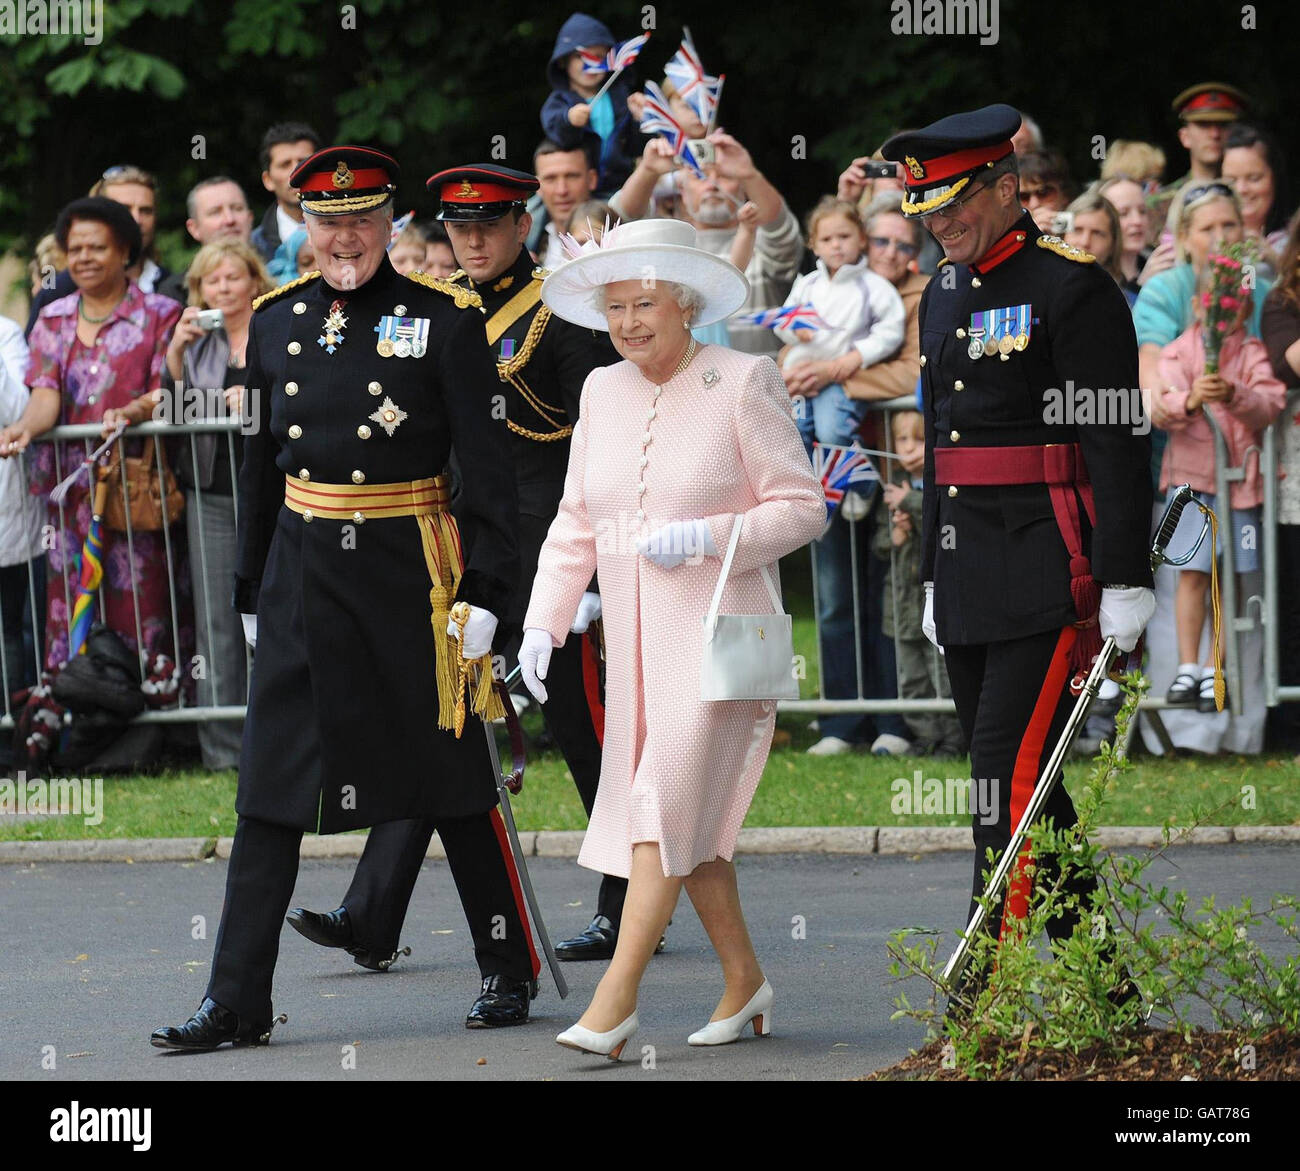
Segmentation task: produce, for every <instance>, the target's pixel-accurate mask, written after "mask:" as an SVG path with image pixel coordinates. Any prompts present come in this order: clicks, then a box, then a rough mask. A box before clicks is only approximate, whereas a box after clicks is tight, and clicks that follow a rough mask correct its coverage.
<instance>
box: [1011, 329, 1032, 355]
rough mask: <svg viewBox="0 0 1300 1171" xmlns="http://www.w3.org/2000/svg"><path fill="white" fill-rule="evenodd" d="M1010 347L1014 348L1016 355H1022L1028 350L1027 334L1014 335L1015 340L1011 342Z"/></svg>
mask: <svg viewBox="0 0 1300 1171" xmlns="http://www.w3.org/2000/svg"><path fill="white" fill-rule="evenodd" d="M1012 345H1014V346H1015V348H1016V352H1017V353H1023V352H1024V351H1025V350H1027V349H1029V335H1028V334H1027V333H1018V334H1016V340H1015V341H1014V342H1012Z"/></svg>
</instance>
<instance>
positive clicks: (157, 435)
mask: <svg viewBox="0 0 1300 1171" xmlns="http://www.w3.org/2000/svg"><path fill="white" fill-rule="evenodd" d="M240 426H241V421H240V419H239V417H238V416H231V417H229V418H225V419H212V420H207V421H203V422H190V423H166V422H149V423H142V424H138V425H136V426H133V427H130V428H128V429H127V431H126V432H125V434H124V435H123V436H122V437H121V438H120V439H119V440H118V441H117V445H116V446H118V447H120V445H121V444H122V443H125V442H128V441H131V440H135V439H140V438H143V439H145V441H146V442H152V443H153V445H154V457H155V458H154V466H155V468H156V469H157V475H158V476H159V479H160V485H159V486H160V489H161V477H162V470H161V469H162V462H163V458H164V457H163V450H162V441H163V439H182V440H186V439H187V440H188V442H189V444H190V452H191V458H192V460H193V462H194V463H197V462H198V461H197V456H196V447H195V438H196V437H197V436H198V435H201V434H205V433H217V434H224V435H225V436H226V443H227V444H228V447H227V451H228V453H229V456H230V467H231V468H232V469H233V468H235V467H236V466H237V461H236V444H237V442H238V434H239V430H240ZM102 440H103V432H102V429H101V428H100V426H99V425H98V424H77V425H64V426H59V427H55V428H53V429H51V430H50V431H48V432H46V433H45V434H44V435H41V436H39V437H38V438H37V439H36V440H34V442H36V443H52V444H53V445H54V446H53V462H54V479H55V481H56V482H58V481H61V480H63V478H64V477H65V476H66V475H68V474H69V473H70V472H72V471H73V470H74V468H73V465H71V464H66V463H65V461H64V453H63V448H62V446H61V445H62V444H63V443H72V444H78V445H80V448H81V451H82V453H83V455H84V456H89V454H90V453H91V451H93V450H94V449H95V448H96V447H98V446H99V444H100V443H101V442H102ZM18 458H19V459H20V460H21V463H22V478H23V481H24V482H27V480H28V478H29V475H30V471H31V469H30V465H29V460H28V456H27V454H26V453H24V454H23V455H21V456H19V457H18ZM172 470H173V475H174V474H175V469H174V468H173V469H172ZM82 474H83V480H82V482H81V486H82V487H84V488H86V489H87V490H88V491H90V492H92V493H93V491H94V482H93V479H92V478H91V477H92V476H93V472H89V471H87V472H83V473H82ZM236 479H237V478H236ZM178 486H179V481H178ZM232 488H233V491H232V494H231V496H230V497H229V500H230V506H231V509H232V512H237V510H238V484H237V482H236V483H234V484H232ZM184 490H185V492H186V495H187V503H186V507H187V508H189V507H191V506H192V507H194V508H196V509H197V513H198V536H199V541H198V550H197V556H194V555H193V554H191V569H192V571H193V572H195V573H198V574H200V575H201V576H202V578H203V581H204V583H205V584H206V586H207V589H206V591H205V592H206V595H207V596H208V597H209V598H210V599H211V600H212V602H211V604H210V605H209V606H207V607H206V608H205V614H204V617H205V620H206V625H207V631H206V633H207V643H208V646H209V647H211V646H212V645H213V643H214V638H213V634H214V631H213V614H214V613H216V612H217V611H218V610H223V609H224V602H225V601H226V600H228V599H229V597H230V591H231V582H230V581H229V580H226V581H215V580H213V575H212V574H210V573H209V572H208V568H207V565H208V551H207V543H206V540H205V534H204V522H203V511H204V510H203V494H204V490H203V489H202V488H201V487H198V486H197V485H196V486H194V487H192V488H191V487H188V486H185V488H184ZM213 495H220V494H216V493H214V494H213ZM122 500H123V505H124V506H126V505H127V494H126V483H125V480H124V479H123V481H122ZM191 502H192V503H191ZM48 507H49V506H48V502H42V508H43V509H45V510H46V514H45V516H44V517H43V518H42V526H43V528H44V529H48V527H49V525H50V524H51V523H52V522H51V521H50V519H49V514H48ZM56 507H57V517H58V520H57V528H58V533H59V537H58V539H59V540H62V539H63V538H64V534H70V535H71V538H72V539H75V540H77V541H80V540H81V539H82V536H83V535H82V534H79V533H77V530H76V529H75V528H69V526H68V519H69V518H68V510H67V506H66V504H65V503H60V504H59V505H57V506H56ZM124 512H125V514H126V517H127V521H126V530H125V532H124V533H121V534H109V533H108V532H105V534H104V535H105V549H104V560H105V562H107V560H108V557H109V556H110V549H111V545H112V542H113V541H114V540H115V539H116V538H118V537H125V540H126V545H127V556H128V558H129V559H130V561H131V565H132V591H131V592H132V597H133V602H134V619H135V620H134V630H129V631H126V632H121V631H119V633H126V634H128V635H133V636H134V638H135V643H136V646H137V648H143V646H144V630H143V621H142V618H141V612H140V597H139V590H138V589H137V588H136V579H137V575H136V572H135V536H136V534H135V533H134V532H133V531H132V527H131V522H130V509H129V507H124ZM185 523H186V521H185V517H184V514H183V513H182V515H181V516H180V517H178V518H177V519H176V520H175V521H174V522H173V523H172V525H171V526H167V527H164V528H163V529H162V534H163V545H164V549H165V553H166V556H165V565H166V574H167V596H168V601H169V615H168V619H169V621H170V624H171V636H172V658H173V660H174V661H175V664H176V668H177V670H178V671H179V672H180V675H181V680H182V686H181V687H180V688H179V689H178V695H177V701H176V704H175V706H173V707H168V708H165V709H161V710H146V711H145V712H143V713H142V714H141V715H139V716H138V717H136V719H137V720H138V721H139V722H144V723H192V722H198V721H209V720H242V719H243V718H244V715H245V710H246V702H247V698H248V697H247V690H246V688H245V691H244V694H241V695H238V696H234V695H224V694H223V692H222V686H221V680H220V673H219V670H218V667H217V664H216V662H215V658H216V657H215V656H211V658H212V661H210V662H208V663H206V664H205V669H206V670H208V671H210V672H211V674H210V676H209V678H210V682H211V686H212V691H213V695H214V697H215V698H216V699H217V701H218V702H216V703H214V704H208V705H200V704H197V703H193V702H189V701H188V699H187V697H186V694H185V687H184V685H183V684H184V677H185V675H186V674H187V673H189V672H191V670H192V665H191V663H190V662H189V661H188V659H187V658H186V657H185V655H184V653H183V652H184V651H185V650H191V651H194V650H196V649H197V647H195V648H183V647H182V646H181V645H180V641H181V640H180V617H179V606H178V594H177V571H176V557H175V554H176V548H175V539H174V534H173V530H174V529H175V528H176V526H177V525H182V526H183V525H185ZM64 564H65V572H64V574H63V595H64V597H63V601H64V605H65V607H66V613H67V615H68V625H69V626H71V619H72V610H73V601H74V598H75V596H76V593H77V574H76V572H75V568H76V567H75V566H74V565H73V563H72V560H71V558H70V557H68V556H67V551H65V561H64ZM77 564H79V562H78V563H77ZM107 572H108V568H107V565H105V573H106V574H107ZM27 576H28V596H27V607H26V608H27V617H28V619H29V620H30V628H31V630H32V631H33V632H34V631H37V630H39V629H40V627H41V625H42V620H41V618H40V617H39V615H38V613H37V608H38V607H39V608H40V609H41V611H42V612H43V611H44V608H45V606H46V604H47V601H46V597H45V596H44V595H42V596H41V597H37V596H36V594H37V591H36V574H35V571H34V565H33V563H31V562H29V563H28V575H27ZM104 617H105V610H104V599H103V593H102V590H101V591H100V592H99V593H98V594H97V597H96V601H95V620H96V621H103V619H104ZM195 617H196V620H197V615H196V616H195ZM230 617H231V620H232V621H234V622H235V623H238V621H239V619H238V616H237V615H235V614H234V611H233V610H232V611H231V613H230ZM3 618H4V615H3V613H2V612H0V621H3ZM196 634H197V631H196ZM241 639H242V634H241ZM33 643H34V644H35V646H34V650H35V654H34V659H35V661H34V663H33V666H34V668H35V671H36V677H37V678H39V677H40V675H41V673H42V672H43V671H45V670H46V656H45V648H44V647H43V646H41V645H39V644H40V640H39V639H38V638H35V637H34V638H33ZM141 655H143V650H141ZM246 662H247V655H246ZM142 674H144V672H143V671H142ZM19 678H20V675H19V672H18V671H17V669H16V665H14V664H10V663H9V662H8V654H7V650H6V648H5V647H4V643H3V640H0V681H2V682H3V685H4V696H3V703H4V709H3V716H2V717H0V729H12V728H13V726H14V720H15V716H16V713H15V711H14V708H13V702H12V696H13V693H14V692H15V691H17V690H19V688H18V687H16V686H14V683H15V681H17V680H18V679H19ZM227 690H229V689H228V688H227Z"/></svg>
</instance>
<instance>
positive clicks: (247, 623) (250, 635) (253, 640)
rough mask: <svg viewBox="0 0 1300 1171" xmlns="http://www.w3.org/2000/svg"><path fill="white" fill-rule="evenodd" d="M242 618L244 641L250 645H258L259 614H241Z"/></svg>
mask: <svg viewBox="0 0 1300 1171" xmlns="http://www.w3.org/2000/svg"><path fill="white" fill-rule="evenodd" d="M239 617H240V619H241V620H242V622H243V623H244V641H245V642H246V643H248V645H249V646H251V647H255V646H257V615H256V614H241V615H240V616H239Z"/></svg>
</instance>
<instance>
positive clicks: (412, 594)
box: [235, 257, 519, 833]
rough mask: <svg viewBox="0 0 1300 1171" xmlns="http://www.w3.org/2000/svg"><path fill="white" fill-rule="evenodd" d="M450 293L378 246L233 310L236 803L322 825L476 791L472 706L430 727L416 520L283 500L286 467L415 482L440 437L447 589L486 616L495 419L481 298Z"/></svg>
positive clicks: (506, 566) (396, 814) (330, 476)
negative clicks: (240, 655) (466, 715)
mask: <svg viewBox="0 0 1300 1171" xmlns="http://www.w3.org/2000/svg"><path fill="white" fill-rule="evenodd" d="M454 292H455V294H456V295H455V296H454V297H453V290H451V288H450V286H444V287H443V288H441V289H435V288H432V287H428V286H426V285H424V284H421V283H418V282H417V281H415V280H412V279H408V278H405V277H402V276H399V275H398V274H397V273H396V272H395V271H394V269H393V268H392V266H391V265H390V264H389V262H388V260H387V258H386V257H385V258H384V260H383V261H382V263H381V265H380V268H379V270H378V271H377V272H376V274H375V276H374V277H373V278H371V280H369V281H368V282H367V283H366V284H365V285H363V286H361V287H360V288H358V289H355V290H351V291H342V292H340V291H337V290H335V289H333V288H331V287H330V286H329V285H328V284H327V283H326V282H325V281H324V280H323V279H321V278H320V277H319V276H316V277H315V278H313V279H309V280H305V281H302V282H300V283H295V284H294V285H293V286H292V287H286V288H285V289H284V290H281V291H280V292H279V295H276V296H274V297H273V298H272V299H271V300H270V301H269V303H266V304H263V305H262V306H261V307H259V309H258V310H257V312H255V313H254V315H253V322H252V325H251V327H250V329H249V339H248V380H247V385H248V387H249V393H250V408H251V410H250V413H251V415H252V421H253V433H252V434H250V435H249V436H248V437H247V440H246V444H245V455H244V465H243V468H242V470H241V473H240V478H239V500H238V517H239V559H238V565H237V572H236V582H235V605H236V607H237V609H239V610H240V611H241V612H243V613H256V614H257V616H258V643H257V649H256V653H255V660H254V666H253V675H252V682H251V686H250V695H249V705H248V718H247V720H246V722H245V726H244V744H243V752H242V755H241V758H240V768H239V790H238V795H237V798H236V809H237V811H238V812H239V813H240V814H241V815H244V816H248V817H255V818H260V819H262V820H266V821H271V822H275V823H278V824H283V825H292V826H300V827H302V828H304V829H315V828H317V826H319V829H320V832H322V833H335V832H338V831H341V830H348V829H354V828H358V827H362V826H370V825H375V824H377V823H379V822H384V821H393V820H398V819H402V818H415V817H427V818H432V819H438V818H443V817H467V816H471V815H473V814H477V813H482V812H484V811H486V810H488V809H490V808H491V807H492V806H493V805H494V804H495V803H496V800H497V795H496V789H495V785H494V783H493V776H492V770H491V767H490V763H489V758H488V755H487V745H486V740H485V738H484V735H483V732H482V729H481V727H479V724H478V721H477V720H476V719H474V718H473V716H472V715H471V717H470V719H469V720H468V722H467V724H466V727H465V730H464V733H463V735H462V737H461V738H459V739H457V737H456V736H455V735H454V734H453V733H451V732H447V731H441V730H439V728H438V721H437V716H438V693H437V683H436V674H435V644H434V639H435V637H442V634H443V631H442V630H437V631H435V630H434V629H433V628H432V626H431V620H430V618H431V615H430V599H429V588H430V578H429V573H428V569H427V566H426V563H425V557H424V551H423V547H422V544H421V535H420V526H419V523H418V522H417V521H416V519H415V518H414V517H394V518H387V519H383V518H370V519H366V520H364V521H361V522H356V521H352V520H330V519H324V518H321V517H314V518H313V519H311V520H308V519H307V518H306V517H305V516H303V515H300V514H299V513H297V512H295V511H292V510H291V509H290V508H289V507H288V506H287V505H286V504H285V503H284V498H285V477H286V475H288V476H292V477H295V478H298V479H300V480H302V481H303V482H305V483H313V484H316V485H320V484H338V485H349V484H357V483H362V484H365V485H375V484H389V483H395V482H401V481H409V480H416V479H421V478H424V477H428V476H435V475H438V474H440V473H442V472H443V471H444V469H445V468H446V466H447V462H448V458H449V455H450V453H451V450H452V447H453V446H454V447H455V449H456V453H457V459H458V462H459V466H460V470H461V475H462V478H463V490H462V500H461V508H462V509H463V510H464V512H465V514H466V515H467V516H468V517H469V518H471V519H472V522H473V524H474V527H475V531H476V533H477V538H478V539H477V540H476V541H475V542H474V545H473V548H472V549H470V550H468V551H467V554H466V557H467V564H466V566H465V572H464V576H463V578H462V579H461V583H460V587H459V590H458V593H457V598H458V599H459V600H463V601H466V602H469V603H470V604H472V605H475V606H480V607H482V608H484V609H486V610H489V611H491V612H492V613H493V614H496V615H498V616H501V615H502V614H503V613H504V612H505V609H506V607H507V605H508V603H509V600H510V597H511V595H512V594H513V592H514V589H515V586H516V582H517V579H518V568H519V559H518V552H517V536H516V531H517V524H518V501H517V495H516V488H515V478H514V474H513V469H512V464H511V461H510V459H509V458H508V451H507V446H506V436H507V434H508V432H507V430H506V427H505V425H504V423H503V422H502V421H501V420H500V419H499V418H494V417H493V413H492V411H491V409H490V408H491V401H492V395H493V394H494V393H496V388H497V387H498V386H499V383H498V380H497V375H496V370H495V368H494V365H493V362H492V359H491V355H490V354H489V353H488V351H487V349H486V347H485V346H484V344H483V320H484V318H483V314H482V311H481V308H480V307H479V306H478V305H477V304H472V303H471V300H472V301H474V302H477V298H471V297H467V296H466V295H465V293H464V292H463V291H460V290H455V291H454ZM336 301H338V302H342V305H341V311H342V313H343V314H344V316H345V317H346V325H345V326H344V327H343V330H342V334H341V337H342V340H341V341H340V342H338V344H337V345H336V346H335V349H334V352H333V353H330V352H329V351H328V349H327V347H326V346H325V345H322V344H320V341H319V339H321V338H322V337H324V336H325V333H326V331H325V329H324V323H325V319H326V316H327V315H328V314H329V312H330V310H331V307H332V306H333V305H334V303H335V302H336ZM458 302H460V305H459V306H458ZM385 317H387V318H389V319H393V318H408V319H412V321H413V323H414V327H415V329H416V336H417V337H418V338H419V339H420V341H421V344H420V345H418V346H416V347H415V348H414V351H413V352H411V353H409V354H408V356H405V357H402V356H399V355H398V354H393V355H391V356H389V357H384V356H383V355H382V353H381V352H380V351H381V347H380V345H379V343H380V342H381V341H383V340H384V336H385V333H384V332H381V329H382V330H384V331H385V332H389V333H390V334H391V329H392V322H391V320H390V322H389V323H387V325H385V324H384V323H382V322H381V319H382V318H385ZM410 328H411V325H410V323H408V325H407V329H408V330H409V329H410ZM388 340H389V341H391V340H392V338H391V336H389V338H388ZM386 412H388V414H387V415H386ZM386 423H387V425H385V424H386Z"/></svg>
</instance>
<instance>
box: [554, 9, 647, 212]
mask: <svg viewBox="0 0 1300 1171" xmlns="http://www.w3.org/2000/svg"><path fill="white" fill-rule="evenodd" d="M615 44H616V41H615V39H614V34H613V33H611V32H610V31H609V29H608V28H607V27H606V26H605V25H604V24H602V23H601V22H600V21H599V20H597V19H596V18H595V17H594V16H587V15H586V14H585V13H582V12H575V13H574V14H573V15H572V16H570V17H569V19H568V20H566V21H565V22H564V24H563V25H562V26H561V28H560V32H559V35H558V36H557V37H556V38H555V49H554V50H553V51H552V53H551V61H550V64H549V65H548V66H547V67H546V76H547V79H548V80H549V81H550V83H551V95H550V97H548V98H547V99H546V101H545V103H544V104H543V105H542V130H543V131H544V132H545V134H546V137H547V138H549V139H550V140H551V141H552V142H555V143H557V144H558V145H559V146H561V147H562V148H563V149H565V150H581V149H582V145H583V140H584V139H587V138H590V139H592V140H593V141H592V145H593V146H595V147H597V148H598V149H596V151H595V154H596V156H597V158H598V159H599V166H598V170H599V172H600V179H599V181H598V182H597V185H596V194H597V196H598V197H606V198H607V197H608V196H610V195H612V194H613V193H614V192H615V191H617V190H618V189H619V188H620V187H622V186H623V184H624V183H625V182H626V181H627V178H628V176H629V175H630V174H631V173H632V167H633V165H634V160H635V159H636V158H637V157H639V155H640V153H641V151H640V133H639V131H638V129H637V123H636V119H635V118H633V117H632V115H631V113H630V112H629V110H628V108H627V98H628V94H629V93H630V92H631V87H632V85H633V80H632V70H631V69H627V70H624V72H623V74H622V75H621V76H620V77H619V79H618V80H617V81H616V82H614V84H613V85H612V86H610V87H609V89H608V90H607V91H606V92H605V93H603V94H601V96H600V98H599V99H598V100H596V101H594V102H592V101H591V98H593V97H594V96H595V95H596V93H597V91H598V90H599V89H600V88H601V86H603V85H604V84H605V82H606V81H608V80H609V78H608V75H606V74H590V75H588V74H584V73H583V72H582V57H581V56H580V55H579V53H578V50H579V49H586V50H588V51H589V52H593V53H600V54H601V55H602V56H603V55H604V54H606V53H608V52H609V50H610V49H611V48H613V46H614V45H615ZM589 103H590V104H589Z"/></svg>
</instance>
